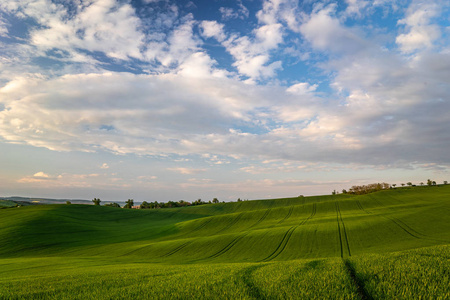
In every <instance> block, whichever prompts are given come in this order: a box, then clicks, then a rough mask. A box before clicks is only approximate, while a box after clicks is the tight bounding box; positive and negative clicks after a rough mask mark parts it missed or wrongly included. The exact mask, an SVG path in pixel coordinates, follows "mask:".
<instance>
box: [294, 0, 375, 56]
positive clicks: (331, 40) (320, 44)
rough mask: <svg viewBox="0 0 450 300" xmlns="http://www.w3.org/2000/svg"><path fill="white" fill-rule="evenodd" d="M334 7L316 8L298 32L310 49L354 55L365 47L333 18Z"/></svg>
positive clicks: (354, 34)
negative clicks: (308, 43)
mask: <svg viewBox="0 0 450 300" xmlns="http://www.w3.org/2000/svg"><path fill="white" fill-rule="evenodd" d="M336 9H337V7H336V5H335V4H329V5H328V6H326V7H320V6H319V7H317V8H316V9H315V10H314V11H313V12H312V14H311V15H310V16H308V18H306V20H305V21H304V22H303V23H302V25H301V26H300V28H299V30H300V32H301V33H302V35H303V36H304V37H305V39H306V40H307V41H308V42H310V43H311V45H312V47H314V48H316V49H319V50H322V51H330V52H337V53H341V54H343V53H344V54H348V53H350V54H351V53H355V52H358V51H361V50H362V49H363V48H365V47H367V42H366V41H364V39H362V38H361V37H360V36H358V34H357V33H355V32H354V31H353V30H351V29H349V28H347V27H344V26H342V25H341V23H340V21H339V19H338V18H337V17H336V16H335V13H336Z"/></svg>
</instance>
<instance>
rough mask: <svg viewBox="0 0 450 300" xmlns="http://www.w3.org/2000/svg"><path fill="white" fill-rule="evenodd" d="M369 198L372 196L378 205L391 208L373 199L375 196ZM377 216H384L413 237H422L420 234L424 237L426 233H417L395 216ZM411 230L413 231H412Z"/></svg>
mask: <svg viewBox="0 0 450 300" xmlns="http://www.w3.org/2000/svg"><path fill="white" fill-rule="evenodd" d="M371 198H372V200H373V201H374V202H376V203H377V204H378V205H379V206H382V207H384V208H387V209H389V210H391V208H389V207H387V206H385V205H384V204H383V203H381V202H380V201H379V200H378V199H375V198H373V197H371ZM379 216H380V217H383V218H385V219H387V220H390V221H391V222H392V223H394V224H395V225H397V227H399V228H400V229H401V230H403V231H404V232H406V233H407V234H408V235H410V236H412V237H413V238H416V239H422V237H420V235H421V236H424V237H426V235H424V234H421V233H418V232H417V231H416V230H414V229H412V228H411V227H410V226H408V225H406V224H405V223H404V222H403V221H401V220H399V219H397V218H395V217H388V216H385V215H379ZM411 229H412V230H411ZM413 232H414V233H413Z"/></svg>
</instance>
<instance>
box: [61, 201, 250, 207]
mask: <svg viewBox="0 0 450 300" xmlns="http://www.w3.org/2000/svg"><path fill="white" fill-rule="evenodd" d="M237 201H239V202H240V201H242V200H241V199H240V198H239V199H238V200H237ZM92 202H93V203H94V205H100V203H101V202H102V201H101V200H100V199H99V198H94V199H92ZM213 203H214V204H217V203H220V201H219V199H217V198H214V199H213V200H212V201H211V200H210V201H208V202H205V201H202V199H197V200H195V201H193V202H187V201H184V200H180V201H169V202H158V201H155V202H147V201H144V202H142V203H141V205H139V208H141V209H156V208H171V207H184V206H196V205H204V204H213ZM223 203H225V201H223ZM66 204H71V203H70V202H69V201H67V202H66ZM104 206H110V207H120V204H118V203H116V202H113V203H106V204H105V205H104ZM134 206H135V205H134V200H133V199H128V200H127V201H126V202H125V205H124V206H123V208H133V207H134Z"/></svg>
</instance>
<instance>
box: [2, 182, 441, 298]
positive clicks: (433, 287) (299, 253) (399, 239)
mask: <svg viewBox="0 0 450 300" xmlns="http://www.w3.org/2000/svg"><path fill="white" fill-rule="evenodd" d="M449 215H450V186H434V187H413V188H397V189H391V190H385V191H380V192H377V193H372V194H368V195H361V196H354V195H342V194H340V195H330V196H315V197H298V198H289V199H274V200H258V201H243V202H236V203H221V204H211V205H202V206H195V207H181V208H171V209H159V210H126V209H120V208H112V207H98V206H87V205H41V206H29V207H20V208H8V209H2V210H0V257H1V259H0V299H124V298H130V299H136V298H142V299H150V298H152V299H168V298H172V299H191V298H195V299H198V298H203V299H211V298H220V299H308V298H311V299H313V298H316V299H450V288H449V286H450V282H449V281H450V279H449V278H450V218H449Z"/></svg>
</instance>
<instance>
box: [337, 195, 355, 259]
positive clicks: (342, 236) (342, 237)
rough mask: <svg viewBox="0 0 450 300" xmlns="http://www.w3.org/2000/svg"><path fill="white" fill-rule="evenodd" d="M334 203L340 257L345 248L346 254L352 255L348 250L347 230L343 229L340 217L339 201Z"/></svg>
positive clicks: (343, 224) (343, 225) (342, 255)
mask: <svg viewBox="0 0 450 300" xmlns="http://www.w3.org/2000/svg"><path fill="white" fill-rule="evenodd" d="M335 205H336V219H337V223H338V232H339V246H340V249H341V258H344V254H345V251H344V250H345V249H347V253H348V256H352V253H351V251H350V244H349V242H348V236H347V230H346V229H345V223H344V220H343V219H342V213H341V209H340V207H339V203H338V202H336V203H335ZM341 224H342V226H341ZM341 228H342V232H341Z"/></svg>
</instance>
